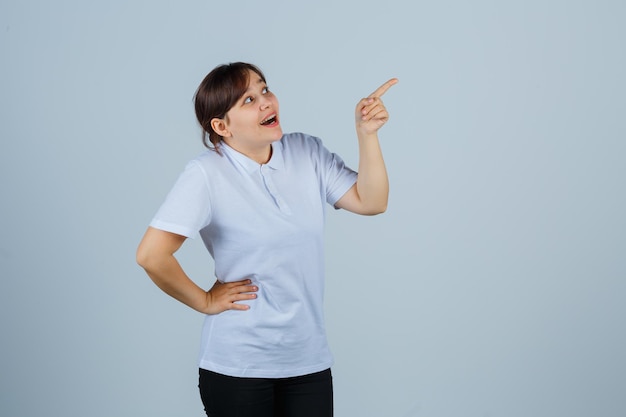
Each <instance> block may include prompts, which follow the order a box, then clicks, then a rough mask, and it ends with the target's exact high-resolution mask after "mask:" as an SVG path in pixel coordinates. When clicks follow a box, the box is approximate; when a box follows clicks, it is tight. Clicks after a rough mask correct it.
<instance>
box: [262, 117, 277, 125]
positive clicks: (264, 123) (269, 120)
mask: <svg viewBox="0 0 626 417" xmlns="http://www.w3.org/2000/svg"><path fill="white" fill-rule="evenodd" d="M275 118H276V116H274V115H272V116H270V117H268V118H267V119H265V120H263V121H262V122H261V124H262V125H266V124H269V123H270V122H272V121H273V120H274V119H275Z"/></svg>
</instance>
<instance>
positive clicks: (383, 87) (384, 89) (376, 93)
mask: <svg viewBox="0 0 626 417" xmlns="http://www.w3.org/2000/svg"><path fill="white" fill-rule="evenodd" d="M397 83H398V79H397V78H392V79H390V80H389V81H387V82H386V83H385V84H383V85H381V86H380V87H378V88H377V89H376V91H374V92H373V93H372V94H370V95H369V96H367V98H379V97H382V95H383V94H385V93H386V92H387V90H389V89H390V88H391V86H392V85H394V84H397Z"/></svg>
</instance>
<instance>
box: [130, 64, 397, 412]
mask: <svg viewBox="0 0 626 417" xmlns="http://www.w3.org/2000/svg"><path fill="white" fill-rule="evenodd" d="M396 82H397V80H396V79H395V78H394V79H391V80H389V81H387V82H386V83H385V84H383V85H382V86H381V87H379V88H378V89H377V90H376V91H374V92H373V93H372V94H371V95H369V96H368V97H367V98H364V99H362V100H360V101H359V103H358V105H357V107H356V132H357V138H358V141H359V170H358V175H357V173H356V172H354V171H352V170H351V169H349V168H347V167H346V166H345V165H344V163H343V161H342V160H341V158H340V157H339V156H337V155H335V154H333V153H331V152H329V151H328V150H327V149H326V148H325V147H324V146H323V145H322V142H321V141H320V140H319V139H317V138H315V137H312V136H308V135H306V134H302V133H288V134H283V132H282V129H281V125H280V114H279V107H278V100H277V99H276V96H274V94H272V92H271V91H270V90H269V89H268V87H267V83H266V80H265V76H264V75H263V73H262V72H261V71H260V70H259V69H258V68H257V67H255V66H254V65H251V64H247V63H242V62H237V63H232V64H228V65H221V66H218V67H217V68H215V69H214V70H213V71H211V72H210V73H209V74H208V75H207V76H206V78H205V79H204V80H203V81H202V83H201V84H200V86H199V88H198V90H197V92H196V96H195V108H196V116H197V118H198V121H199V123H200V125H201V126H202V128H203V132H204V133H203V141H204V144H205V145H206V146H207V147H208V148H209V150H206V151H204V152H203V153H202V154H200V155H199V156H198V157H197V158H195V159H193V160H192V161H191V162H189V163H188V165H187V166H186V168H185V169H184V171H183V172H182V174H181V175H180V177H179V178H178V181H177V182H176V184H175V185H174V187H173V188H172V190H171V191H170V193H169V194H168V196H167V198H166V200H165V202H164V203H163V205H162V206H161V208H160V209H159V210H158V212H157V214H156V215H155V217H154V219H153V220H152V222H151V223H150V227H148V230H147V231H146V234H145V235H144V237H143V239H142V241H141V243H140V245H139V248H138V250H137V262H138V263H139V265H141V266H142V267H143V268H144V269H145V270H146V272H147V274H148V275H149V276H150V278H151V279H152V280H153V281H154V282H155V284H156V285H158V286H159V288H161V289H162V290H163V291H164V292H166V293H167V294H169V295H170V296H172V297H174V298H175V299H177V300H179V301H181V302H182V303H184V304H186V305H187V306H189V307H191V308H193V309H195V310H197V311H199V312H201V313H204V314H206V319H205V323H204V327H203V332H202V343H201V354H200V363H199V365H200V382H199V388H200V395H201V398H202V401H203V403H204V407H205V411H206V413H207V415H208V416H211V417H235V416H237V417H245V416H250V417H252V416H254V417H275V416H281V417H283V416H284V417H288V416H289V417H307V416H311V417H329V416H332V413H333V404H332V377H331V373H330V366H331V365H332V356H331V353H330V351H329V348H328V344H327V340H326V332H325V327H324V317H323V293H324V259H323V257H324V256H323V254H324V247H323V226H324V210H325V204H326V203H328V204H330V205H331V206H334V207H335V208H342V209H346V210H349V211H351V212H354V213H358V214H365V215H373V214H378V213H382V212H384V211H385V210H386V207H387V195H388V188H389V186H388V180H387V172H386V169H385V165H384V162H383V157H382V153H381V150H380V146H379V143H378V136H377V132H378V129H380V128H381V127H382V126H383V125H384V124H385V122H386V121H387V119H388V117H389V116H388V113H387V110H386V109H385V107H384V105H383V103H382V101H381V96H382V95H383V94H384V93H385V92H386V91H387V90H388V89H389V88H390V87H391V86H392V85H394V84H395V83H396ZM198 233H199V234H200V236H201V237H202V240H203V242H204V244H205V246H206V248H207V249H208V251H209V252H210V254H211V256H212V257H213V259H214V261H215V275H216V277H217V280H216V282H215V284H214V285H213V286H212V288H211V289H210V290H208V291H205V290H204V289H202V288H201V287H199V286H198V285H197V284H196V283H195V282H194V281H192V280H191V279H190V278H189V277H188V276H187V275H186V274H185V272H184V271H183V269H182V268H181V266H180V265H179V264H178V262H177V260H176V258H175V256H174V254H175V252H176V251H177V250H178V249H179V248H180V247H181V245H182V244H183V242H184V241H185V239H186V238H188V237H193V236H195V235H196V234H198Z"/></svg>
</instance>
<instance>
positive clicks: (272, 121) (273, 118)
mask: <svg viewBox="0 0 626 417" xmlns="http://www.w3.org/2000/svg"><path fill="white" fill-rule="evenodd" d="M277 124H278V115H277V114H276V113H272V114H270V115H269V116H267V117H266V118H265V119H263V120H262V121H261V125H262V126H276V125H277Z"/></svg>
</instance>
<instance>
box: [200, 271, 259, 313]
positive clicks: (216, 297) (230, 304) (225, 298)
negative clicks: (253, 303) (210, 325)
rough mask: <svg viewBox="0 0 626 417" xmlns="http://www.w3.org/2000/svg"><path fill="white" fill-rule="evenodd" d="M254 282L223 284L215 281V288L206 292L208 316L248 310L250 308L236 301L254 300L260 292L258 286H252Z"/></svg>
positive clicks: (247, 280)
mask: <svg viewBox="0 0 626 417" xmlns="http://www.w3.org/2000/svg"><path fill="white" fill-rule="evenodd" d="M251 284H252V281H251V280H249V279H244V280H242V281H236V282H226V283H222V282H220V281H215V284H213V287H211V289H210V290H209V291H207V292H206V297H207V309H206V311H204V313H206V314H219V313H221V312H224V311H226V310H248V309H249V308H250V306H248V305H246V304H238V303H236V301H244V300H253V299H255V298H256V294H255V292H256V291H258V288H257V286H256V285H251Z"/></svg>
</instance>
